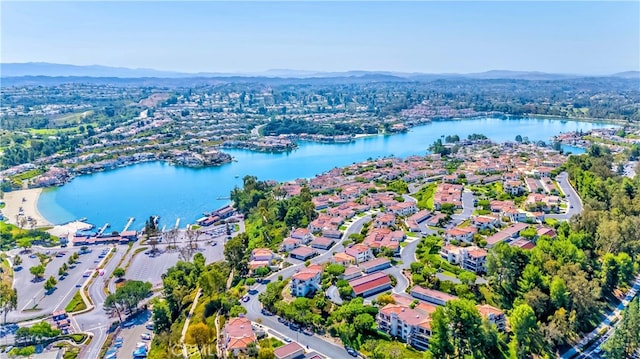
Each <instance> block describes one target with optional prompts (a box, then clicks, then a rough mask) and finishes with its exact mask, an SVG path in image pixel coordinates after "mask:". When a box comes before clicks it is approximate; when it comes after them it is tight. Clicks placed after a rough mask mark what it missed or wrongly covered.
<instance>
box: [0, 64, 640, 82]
mask: <svg viewBox="0 0 640 359" xmlns="http://www.w3.org/2000/svg"><path fill="white" fill-rule="evenodd" d="M25 76H47V77H110V78H194V77H200V78H228V77H251V78H255V77H267V78H299V79H305V78H307V79H308V78H345V77H348V78H360V77H364V78H367V77H368V78H375V79H376V80H378V81H384V80H390V81H391V80H394V79H395V80H398V81H407V80H409V81H424V80H437V79H450V78H470V79H512V80H560V79H567V78H581V77H594V76H587V75H575V74H551V73H544V72H537V71H508V70H492V71H486V72H479V73H469V74H456V73H448V74H426V73H407V72H390V71H345V72H318V71H303V70H288V69H273V70H268V71H265V72H260V73H217V72H198V73H187V72H176V71H160V70H154V69H130V68H125V67H110V66H100V65H90V66H78V65H66V64H52V63H47V62H27V63H3V64H0V77H3V78H9V77H25ZM597 77H619V78H626V79H640V71H626V72H620V73H616V74H611V75H609V76H597Z"/></svg>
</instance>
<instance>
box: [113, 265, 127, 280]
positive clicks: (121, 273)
mask: <svg viewBox="0 0 640 359" xmlns="http://www.w3.org/2000/svg"><path fill="white" fill-rule="evenodd" d="M124 275H125V270H124V268H120V267H118V268H116V269H114V270H113V276H114V277H116V278H118V279H121V278H122V277H124Z"/></svg>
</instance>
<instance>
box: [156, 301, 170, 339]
mask: <svg viewBox="0 0 640 359" xmlns="http://www.w3.org/2000/svg"><path fill="white" fill-rule="evenodd" d="M152 316H153V330H154V331H155V332H156V333H160V332H164V331H168V330H169V329H171V311H170V310H169V306H167V302H166V301H165V300H159V301H157V302H156V303H155V304H154V305H153V312H152Z"/></svg>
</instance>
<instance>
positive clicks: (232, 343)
mask: <svg viewBox="0 0 640 359" xmlns="http://www.w3.org/2000/svg"><path fill="white" fill-rule="evenodd" d="M223 335H224V348H225V351H226V352H231V353H233V355H234V356H238V354H240V353H245V352H246V351H247V348H248V347H249V345H250V344H251V343H255V342H256V335H255V334H254V332H253V329H252V328H251V321H250V320H249V319H247V318H230V319H229V321H228V322H227V325H226V326H225V327H224V333H223Z"/></svg>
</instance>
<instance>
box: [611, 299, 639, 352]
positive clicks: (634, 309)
mask: <svg viewBox="0 0 640 359" xmlns="http://www.w3.org/2000/svg"><path fill="white" fill-rule="evenodd" d="M603 347H604V350H605V351H606V352H607V358H611V359H624V358H630V357H631V356H632V355H633V353H634V352H636V351H637V350H638V349H640V297H636V298H635V299H634V300H633V301H632V302H631V303H629V306H628V307H627V309H626V310H625V311H624V314H623V316H622V319H621V320H620V324H618V326H617V328H616V331H615V332H614V333H613V335H612V336H611V338H610V339H609V340H608V341H607V343H606V344H605V345H604V346H603Z"/></svg>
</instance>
